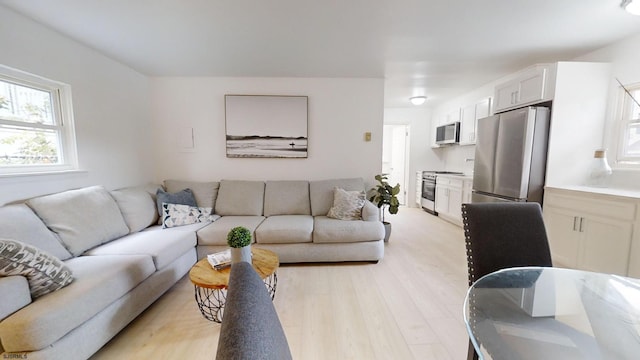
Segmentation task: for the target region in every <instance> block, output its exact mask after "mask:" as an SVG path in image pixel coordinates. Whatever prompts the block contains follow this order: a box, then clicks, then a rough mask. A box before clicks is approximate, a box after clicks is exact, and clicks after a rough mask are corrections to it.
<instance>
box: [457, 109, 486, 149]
mask: <svg viewBox="0 0 640 360" xmlns="http://www.w3.org/2000/svg"><path fill="white" fill-rule="evenodd" d="M490 109H491V97H488V98H486V99H483V100H481V101H479V102H477V103H475V104H472V105H468V106H465V107H463V108H462V109H461V110H460V145H474V144H475V143H476V128H477V126H478V119H482V118H484V117H487V116H489V113H490Z"/></svg>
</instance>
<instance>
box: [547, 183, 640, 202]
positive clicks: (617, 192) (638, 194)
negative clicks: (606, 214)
mask: <svg viewBox="0 0 640 360" xmlns="http://www.w3.org/2000/svg"><path fill="white" fill-rule="evenodd" d="M547 188H548V189H560V190H572V191H582V192H588V193H592V194H602V195H612V196H621V197H626V198H633V199H640V190H634V189H618V188H602V187H593V186H584V185H572V186H547Z"/></svg>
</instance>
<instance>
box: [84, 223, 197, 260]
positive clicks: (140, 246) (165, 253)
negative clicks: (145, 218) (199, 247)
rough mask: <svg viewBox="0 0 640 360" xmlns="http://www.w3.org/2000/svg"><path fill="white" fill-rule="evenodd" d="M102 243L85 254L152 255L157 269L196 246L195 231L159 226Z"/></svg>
mask: <svg viewBox="0 0 640 360" xmlns="http://www.w3.org/2000/svg"><path fill="white" fill-rule="evenodd" d="M153 229H154V230H150V231H141V232H138V233H133V234H129V235H127V236H125V237H122V238H120V239H117V240H114V241H111V242H108V243H106V244H103V245H100V246H98V247H96V248H93V249H91V250H89V251H87V252H85V253H84V255H91V256H96V255H150V256H151V257H152V258H153V263H154V265H155V268H156V269H157V270H160V269H162V268H164V267H165V266H167V265H169V264H171V263H172V262H173V261H174V260H175V259H177V258H179V257H180V256H181V255H182V254H184V253H186V252H187V251H189V250H191V249H193V248H194V247H195V246H196V233H195V232H194V231H174V230H173V228H171V229H162V228H161V227H159V226H157V227H154V228H153Z"/></svg>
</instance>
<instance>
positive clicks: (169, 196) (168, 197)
mask: <svg viewBox="0 0 640 360" xmlns="http://www.w3.org/2000/svg"><path fill="white" fill-rule="evenodd" d="M156 202H157V206H158V214H159V215H160V217H161V218H162V204H163V203H166V204H179V205H189V206H195V207H198V204H196V198H195V197H194V196H193V191H191V189H184V190H181V191H178V192H175V193H169V192H166V191H164V190H162V189H158V190H157V191H156ZM160 221H162V219H160Z"/></svg>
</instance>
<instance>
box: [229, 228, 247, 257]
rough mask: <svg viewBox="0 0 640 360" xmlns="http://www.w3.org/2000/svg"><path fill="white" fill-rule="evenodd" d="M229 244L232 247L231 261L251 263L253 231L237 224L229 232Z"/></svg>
mask: <svg viewBox="0 0 640 360" xmlns="http://www.w3.org/2000/svg"><path fill="white" fill-rule="evenodd" d="M227 244H228V245H229V246H230V247H231V262H232V263H237V262H240V261H244V262H248V263H251V231H250V230H249V229H247V228H246V227H244V226H236V227H234V228H233V229H231V230H230V231H229V233H228V234H227Z"/></svg>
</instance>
